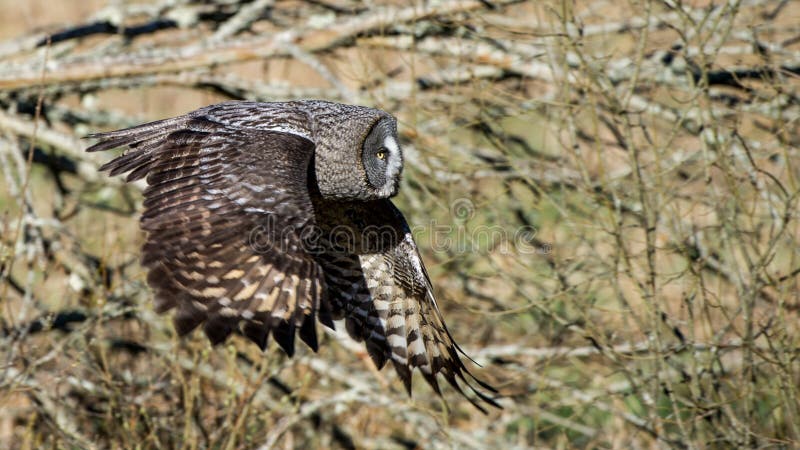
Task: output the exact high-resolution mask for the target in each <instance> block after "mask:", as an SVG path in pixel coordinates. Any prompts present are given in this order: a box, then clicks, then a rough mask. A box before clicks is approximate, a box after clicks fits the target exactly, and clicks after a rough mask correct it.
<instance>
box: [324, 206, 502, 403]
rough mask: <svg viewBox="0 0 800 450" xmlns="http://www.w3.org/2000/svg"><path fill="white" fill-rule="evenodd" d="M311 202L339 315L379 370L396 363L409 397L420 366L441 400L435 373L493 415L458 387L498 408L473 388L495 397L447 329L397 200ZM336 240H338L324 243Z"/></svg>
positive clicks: (335, 311)
mask: <svg viewBox="0 0 800 450" xmlns="http://www.w3.org/2000/svg"><path fill="white" fill-rule="evenodd" d="M312 200H313V202H314V207H315V210H316V217H317V218H318V223H319V224H320V226H321V228H322V236H323V239H322V242H321V245H322V246H323V247H324V248H326V251H324V252H322V253H319V254H318V259H319V261H320V264H321V265H322V267H323V269H324V270H323V271H324V273H325V281H326V284H327V286H328V292H329V297H330V302H331V311H332V314H333V317H334V318H336V319H340V318H344V319H345V324H346V327H347V331H348V333H349V334H350V335H351V336H352V337H353V338H354V339H356V340H358V341H364V342H365V344H366V347H367V351H368V353H369V355H370V357H371V358H372V360H373V361H374V362H375V365H376V366H377V367H378V368H379V369H380V368H382V367H383V366H384V365H385V364H386V362H387V361H391V362H392V364H393V365H394V367H395V370H396V371H397V374H398V375H399V377H400V379H401V380H403V383H404V385H405V387H406V390H407V391H408V393H409V395H410V394H411V373H412V370H413V369H414V368H417V369H419V371H420V372H421V373H422V375H423V377H424V378H425V380H426V381H427V382H428V384H430V386H431V387H432V388H433V389H434V391H436V393H437V394H439V395H441V391H440V389H439V384H438V381H437V379H436V375H437V374H442V376H443V377H444V378H445V379H446V380H447V381H448V382H449V384H450V385H452V386H453V387H454V388H455V389H456V390H458V391H459V392H460V393H461V394H462V395H463V396H464V397H466V398H467V399H468V400H469V401H470V402H472V404H474V405H475V406H476V407H477V408H478V409H480V410H481V411H483V412H486V411H485V409H484V408H483V407H482V406H481V405H480V403H479V402H478V401H476V400H475V399H474V398H473V397H471V396H469V395H466V394H465V392H464V391H463V390H462V389H461V387H460V385H459V381H461V382H463V383H464V384H465V385H467V386H468V387H469V388H470V390H471V391H472V392H474V393H475V395H476V396H477V397H478V399H480V400H481V401H483V402H486V403H488V404H490V405H492V406H495V407H498V408H499V407H500V406H499V405H498V404H497V403H496V402H495V401H494V400H493V399H492V398H491V397H489V396H488V395H486V394H485V393H483V392H481V390H480V389H479V388H476V387H475V386H474V385H473V383H475V384H477V385H478V386H480V388H483V389H485V390H488V391H490V392H493V393H496V390H495V389H494V388H492V387H491V386H489V385H488V384H486V383H484V382H482V381H481V380H479V379H477V378H475V377H474V376H473V375H472V374H471V373H470V372H469V370H468V369H467V368H466V367H465V366H464V363H463V362H462V361H461V358H460V355H459V353H462V354H463V351H461V349H460V348H459V347H458V345H457V344H456V343H455V342H454V340H453V337H452V336H451V335H450V332H449V331H448V330H447V326H446V325H445V323H444V319H443V317H442V314H441V312H440V311H439V307H438V305H437V304H436V300H435V298H434V296H433V288H432V286H431V282H430V279H429V277H428V273H427V271H426V270H425V266H424V264H423V262H422V258H421V257H420V255H419V251H418V249H417V245H416V243H415V242H414V239H413V237H412V235H411V231H410V229H409V227H408V224H407V223H406V221H405V218H404V217H403V215H402V214H401V213H400V211H399V210H398V209H397V208H396V207H395V206H394V205H393V204H392V202H391V201H390V200H388V199H386V200H376V201H372V202H335V201H325V200H322V199H319V198H313V197H312ZM329 227H331V228H329ZM337 231H338V232H337ZM341 231H347V232H346V233H344V234H343V233H341ZM329 237H332V238H333V239H325V238H329ZM337 238H338V239H337Z"/></svg>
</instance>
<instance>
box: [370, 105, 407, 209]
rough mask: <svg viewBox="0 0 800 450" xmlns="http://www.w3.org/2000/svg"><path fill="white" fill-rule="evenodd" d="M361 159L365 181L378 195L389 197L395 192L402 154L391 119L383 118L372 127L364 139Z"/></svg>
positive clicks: (401, 165) (401, 166)
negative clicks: (365, 176)
mask: <svg viewBox="0 0 800 450" xmlns="http://www.w3.org/2000/svg"><path fill="white" fill-rule="evenodd" d="M361 161H362V163H363V164H364V170H365V172H366V175H367V181H368V182H369V184H370V185H372V187H374V188H375V189H377V190H378V195H380V196H381V197H391V196H393V195H395V194H396V193H397V188H398V185H399V182H398V181H399V178H400V171H401V170H402V168H403V154H402V152H401V150H400V146H399V145H398V144H397V137H396V131H395V127H394V122H393V121H391V120H389V119H387V118H384V119H381V120H379V121H378V122H377V123H376V124H375V125H374V126H373V127H372V130H370V132H369V134H368V135H367V138H366V139H364V146H363V148H362V152H361Z"/></svg>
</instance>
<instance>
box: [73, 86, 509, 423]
mask: <svg viewBox="0 0 800 450" xmlns="http://www.w3.org/2000/svg"><path fill="white" fill-rule="evenodd" d="M89 137H91V138H97V139H99V142H98V143H96V144H95V145H93V146H91V147H90V148H89V149H88V150H87V151H90V152H94V151H100V150H108V149H113V148H116V147H127V150H126V152H125V153H124V154H122V155H121V156H119V157H117V158H115V159H113V160H111V161H110V162H108V163H107V164H105V165H104V166H103V167H102V168H101V170H109V171H110V173H111V175H116V174H120V173H124V172H130V173H129V174H128V176H127V180H128V181H132V180H138V179H141V178H144V177H146V180H147V184H148V187H147V188H146V190H145V192H144V213H143V214H142V217H141V226H142V229H144V230H145V231H146V232H147V239H146V242H145V244H144V247H143V256H142V264H143V266H145V267H146V268H147V269H148V270H149V273H148V277H147V281H148V284H149V285H150V286H151V287H152V289H153V290H154V291H155V305H156V310H157V311H158V312H164V311H167V310H170V309H175V310H176V311H175V315H174V323H175V327H176V329H177V331H178V333H179V334H180V335H184V334H186V333H188V332H190V331H192V330H193V329H195V328H196V327H198V326H200V325H202V326H203V330H204V331H205V334H206V335H207V336H208V338H209V339H210V340H211V341H212V342H213V343H219V342H222V341H223V340H225V339H226V338H227V337H228V336H229V335H230V334H231V333H234V332H236V333H241V334H243V335H245V336H246V337H248V338H249V339H251V340H252V341H254V342H255V343H256V344H258V345H259V346H260V347H261V348H262V349H264V348H265V346H266V343H267V336H268V335H269V334H270V333H271V334H272V336H273V338H274V339H275V341H276V342H277V343H278V344H279V345H280V346H281V347H282V348H283V349H284V350H285V351H286V353H287V354H288V355H289V356H291V355H292V354H293V352H294V336H295V333H297V334H298V335H299V337H300V339H302V340H303V341H304V342H305V343H306V344H308V346H309V347H311V348H312V349H313V350H315V351H316V349H317V335H316V323H315V322H316V320H319V321H320V322H321V323H322V324H324V325H326V326H328V327H331V328H333V327H334V322H333V320H337V319H344V321H345V325H346V328H347V331H348V332H349V334H350V335H351V336H352V337H353V338H355V339H356V340H358V341H364V342H365V343H366V348H367V351H368V353H369V355H370V356H371V357H372V360H373V361H374V362H375V364H376V365H377V366H378V368H381V367H383V365H384V364H385V363H386V361H387V360H390V361H391V362H392V363H393V364H394V367H395V369H396V370H397V373H398V374H399V376H400V378H401V379H402V380H403V383H404V384H405V387H406V389H407V390H408V392H409V394H410V393H411V371H412V369H413V368H415V367H416V368H418V369H419V370H420V372H421V373H422V375H423V376H424V378H425V379H426V380H427V381H428V383H429V384H430V385H431V386H432V387H433V389H434V390H435V391H436V392H437V393H439V395H441V393H440V391H439V386H438V382H437V379H436V375H437V374H442V375H443V376H444V378H445V379H446V380H447V381H448V382H449V383H450V384H451V385H452V386H454V387H455V388H456V389H457V390H458V391H459V392H461V394H462V395H464V396H465V397H467V398H468V399H469V400H470V401H471V402H472V403H473V404H475V405H476V406H477V407H478V408H479V409H481V410H483V408H482V407H481V405H480V401H483V402H486V403H488V404H491V405H494V406H498V405H497V403H496V402H495V401H494V399H493V398H492V397H490V396H489V395H487V394H486V393H483V392H481V389H479V388H476V387H475V385H474V384H473V383H477V384H478V385H479V386H480V387H482V388H483V389H486V390H489V391H491V392H496V391H495V390H494V389H492V388H491V387H490V386H488V385H487V384H485V383H483V382H481V381H480V380H478V379H476V378H475V377H474V376H472V374H470V372H469V371H468V370H467V368H466V367H465V366H464V364H463V362H462V361H461V359H460V355H459V352H460V351H461V350H460V348H459V347H458V346H457V344H456V343H455V342H453V339H452V336H451V335H450V333H449V332H448V330H447V327H446V326H445V323H444V320H443V318H442V315H441V313H440V311H439V308H438V306H437V305H436V301H435V300H434V296H433V289H432V287H431V283H430V280H429V277H428V275H427V273H426V271H425V267H424V266H423V263H422V260H421V258H420V255H419V251H418V250H417V246H416V244H415V242H414V240H413V238H412V236H411V233H410V230H409V227H408V225H407V223H406V221H405V219H404V218H403V215H402V214H401V213H400V211H398V210H397V208H395V206H394V205H393V204H392V202H391V201H390V200H389V197H392V196H394V195H395V194H396V193H397V190H398V187H399V184H400V172H401V170H402V168H403V155H402V152H401V149H400V146H399V143H398V137H397V122H396V120H395V118H394V117H392V116H391V115H390V114H388V113H386V112H384V111H381V110H378V109H373V108H367V107H363V106H351V105H344V104H339V103H331V102H326V101H317V100H306V101H295V102H285V103H256V102H226V103H220V104H216V105H211V106H207V107H205V108H201V109H198V110H196V111H193V112H190V113H188V114H186V115H183V116H179V117H175V118H171V119H166V120H160V121H157V122H152V123H147V124H144V125H140V126H136V127H133V128H128V129H125V130H119V131H112V132H108V133H98V134H94V135H91V136H89ZM457 380H460V381H461V382H463V383H464V384H465V385H467V386H469V387H470V389H471V391H472V392H474V393H475V395H476V396H477V398H475V397H472V396H469V395H466V394H465V392H464V391H462V389H461V388H460V387H459V384H458V382H457ZM478 399H479V400H480V401H479V400H478Z"/></svg>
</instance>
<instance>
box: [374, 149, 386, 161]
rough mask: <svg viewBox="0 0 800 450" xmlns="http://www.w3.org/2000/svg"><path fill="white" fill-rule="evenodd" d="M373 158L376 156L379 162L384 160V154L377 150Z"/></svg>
mask: <svg viewBox="0 0 800 450" xmlns="http://www.w3.org/2000/svg"><path fill="white" fill-rule="evenodd" d="M375 156H377V157H378V159H380V160H383V159H386V152H385V151H383V150H378V153H375Z"/></svg>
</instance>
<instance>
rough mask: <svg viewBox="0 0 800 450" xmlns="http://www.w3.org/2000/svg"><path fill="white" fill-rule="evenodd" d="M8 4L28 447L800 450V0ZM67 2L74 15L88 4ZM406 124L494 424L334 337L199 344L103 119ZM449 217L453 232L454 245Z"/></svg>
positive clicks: (427, 238) (413, 189)
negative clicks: (381, 120)
mask: <svg viewBox="0 0 800 450" xmlns="http://www.w3.org/2000/svg"><path fill="white" fill-rule="evenodd" d="M17 3H18V2H12V1H10V0H2V1H0V24H2V25H3V26H2V27H0V38H2V39H3V41H2V42H0V170H2V172H1V173H2V175H1V176H0V211H2V214H0V349H2V350H0V447H2V448H15V449H16V448H40V447H48V448H176V447H186V448H317V447H320V448H333V447H337V448H338V447H344V448H350V447H356V448H417V447H419V448H451V447H453V448H502V449H506V448H530V447H537V448H539V447H543V448H550V447H553V448H570V447H586V448H667V447H670V448H671V447H675V448H733V447H739V448H764V447H768V448H769V447H774V448H793V447H798V446H800V401H798V387H799V386H800V362H798V359H797V358H798V356H799V355H800V351H799V349H800V327H798V315H799V314H800V313H799V312H798V311H799V310H800V298H798V295H797V292H798V284H799V283H800V278H798V273H800V253H799V252H798V249H800V242H798V241H799V240H800V217H798V196H799V195H800V180H799V179H798V176H800V168H798V170H796V169H795V168H796V167H797V165H798V161H800V158H799V156H800V155H798V151H799V150H798V149H799V148H800V145H799V144H800V141H798V136H800V130H799V129H798V128H799V127H798V119H799V118H800V102H799V101H798V100H800V99H798V86H799V83H798V81H797V74H798V73H800V30H799V29H798V27H797V24H798V23H800V8H798V7H797V4H795V2H791V1H780V2H774V1H773V2H769V1H759V0H752V1H728V2H722V1H719V2H706V1H690V2H673V1H644V2H604V1H591V2H579V3H574V2H564V1H558V0H554V1H542V2H533V1H514V0H489V1H479V0H442V1H436V2H434V1H430V2H425V1H419V2H413V3H411V2H402V1H389V0H387V1H375V2H368V3H369V6H366V5H365V4H364V3H362V2H356V1H351V0H296V1H295V0H289V1H280V0H277V1H273V0H253V1H239V0H213V1H211V0H207V1H195V0H179V1H175V0H153V1H149V2H144V1H143V2H142V3H138V2H136V1H131V0H126V1H124V2H109V3H108V4H105V3H104V2H100V1H94V2H75V5H74V9H69V8H65V7H64V6H63V5H61V4H60V3H62V2H56V3H57V4H59V5H58V6H53V7H51V6H50V3H51V2H45V1H38V0H37V1H30V2H28V3H26V4H25V6H23V7H21V8H22V10H20V11H18V10H16V9H13V8H18V6H17ZM63 3H70V2H63ZM309 97H313V98H325V99H330V100H338V101H342V102H347V103H359V104H368V105H371V106H377V107H380V108H383V109H386V110H388V111H391V112H392V113H394V114H395V115H396V116H397V117H398V120H399V122H400V129H401V130H400V131H401V134H402V138H403V139H404V142H403V148H404V151H405V154H406V160H407V164H406V169H405V172H404V184H403V187H402V188H401V192H400V195H399V196H398V198H397V202H398V204H399V205H400V207H401V209H402V210H403V211H404V212H405V214H406V216H407V217H408V219H409V222H410V223H411V224H412V225H413V226H414V227H415V234H416V237H417V240H418V243H419V245H420V247H421V249H422V250H423V256H424V258H425V260H426V261H427V264H428V268H429V271H430V275H431V277H432V279H433V284H434V286H435V288H436V290H437V294H438V296H439V298H440V299H441V300H440V304H441V306H442V309H443V313H444V315H445V317H446V319H447V320H448V323H449V326H450V329H451V331H452V332H453V334H454V336H455V338H456V340H457V341H458V342H459V343H461V345H462V347H464V349H465V350H466V352H467V353H468V354H469V355H471V356H472V357H473V358H474V359H475V360H476V361H477V362H478V363H480V364H481V365H482V366H483V368H476V369H475V371H476V373H477V374H479V376H481V377H482V378H484V379H486V380H487V381H490V382H491V383H492V384H494V385H496V386H497V387H499V388H500V390H501V392H502V393H503V398H501V399H500V403H501V404H502V405H503V407H504V409H503V410H494V411H490V413H489V415H488V416H484V415H482V414H480V413H479V412H478V411H477V410H475V409H474V408H472V407H471V406H470V405H469V403H468V402H466V401H464V400H463V399H461V398H459V397H458V395H457V394H455V393H454V392H453V391H452V390H446V391H445V395H446V397H447V400H448V403H447V407H445V405H443V404H442V403H441V402H439V401H438V400H437V399H436V398H435V396H433V395H431V391H430V389H429V388H428V387H427V386H425V385H424V383H422V382H421V378H420V377H417V378H416V383H415V389H414V396H413V398H411V399H409V398H407V396H406V395H405V392H404V390H403V387H402V383H400V382H399V381H398V380H397V379H396V377H395V376H394V375H393V374H392V373H391V371H389V370H384V371H380V372H379V371H377V370H375V369H374V366H372V365H371V362H370V360H369V357H368V356H367V355H366V352H365V351H364V349H363V346H361V345H360V344H357V343H354V342H352V341H350V340H348V339H347V338H346V337H344V333H329V334H328V336H327V337H326V338H324V339H323V342H322V346H321V349H320V351H319V353H316V354H314V353H312V352H311V351H309V350H308V349H307V348H302V349H300V350H299V352H298V353H299V354H297V355H295V357H294V358H293V359H287V358H286V357H285V356H284V355H283V353H282V352H281V351H280V350H278V349H277V348H275V347H274V346H271V347H270V348H269V349H268V350H267V351H266V352H264V353H262V352H260V351H259V350H258V348H257V347H256V346H255V345H251V344H249V343H248V342H246V341H245V340H244V339H240V338H233V339H231V340H229V341H228V342H227V343H226V344H224V345H222V346H218V347H211V346H210V345H209V344H208V343H207V342H206V340H205V339H203V337H202V336H201V335H200V334H199V333H196V334H194V335H193V336H192V337H191V338H190V339H184V340H181V339H178V338H176V337H175V334H174V331H173V329H172V326H171V324H170V321H169V319H168V317H162V316H158V315H156V314H155V313H154V312H153V309H152V304H151V301H150V300H151V293H150V291H149V290H148V289H147V287H146V283H145V280H144V272H143V270H142V269H141V267H140V266H139V265H138V248H139V245H140V243H141V241H142V235H141V233H140V231H139V230H138V224H137V220H136V216H137V210H138V209H139V208H138V203H139V202H140V189H141V186H139V185H122V183H121V181H120V180H117V179H110V178H107V177H106V176H105V175H103V174H99V173H97V171H96V169H97V167H99V165H100V164H102V162H104V161H105V159H106V158H107V157H108V155H101V154H86V153H84V152H83V149H84V148H85V147H86V146H87V145H88V143H87V142H85V141H82V140H80V137H81V136H84V135H86V134H88V133H90V132H95V131H102V130H107V129H113V128H121V127H125V126H129V125H133V124H137V123H140V122H144V121H148V120H154V119H158V118H162V117H167V116H172V115H177V114H181V113H184V112H187V111H189V110H191V109H194V108H196V107H200V106H203V105H206V104H209V103H213V102H217V101H221V100H225V99H257V100H263V101H269V100H282V99H292V98H309ZM441 230H444V231H443V232H442V231H441Z"/></svg>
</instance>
